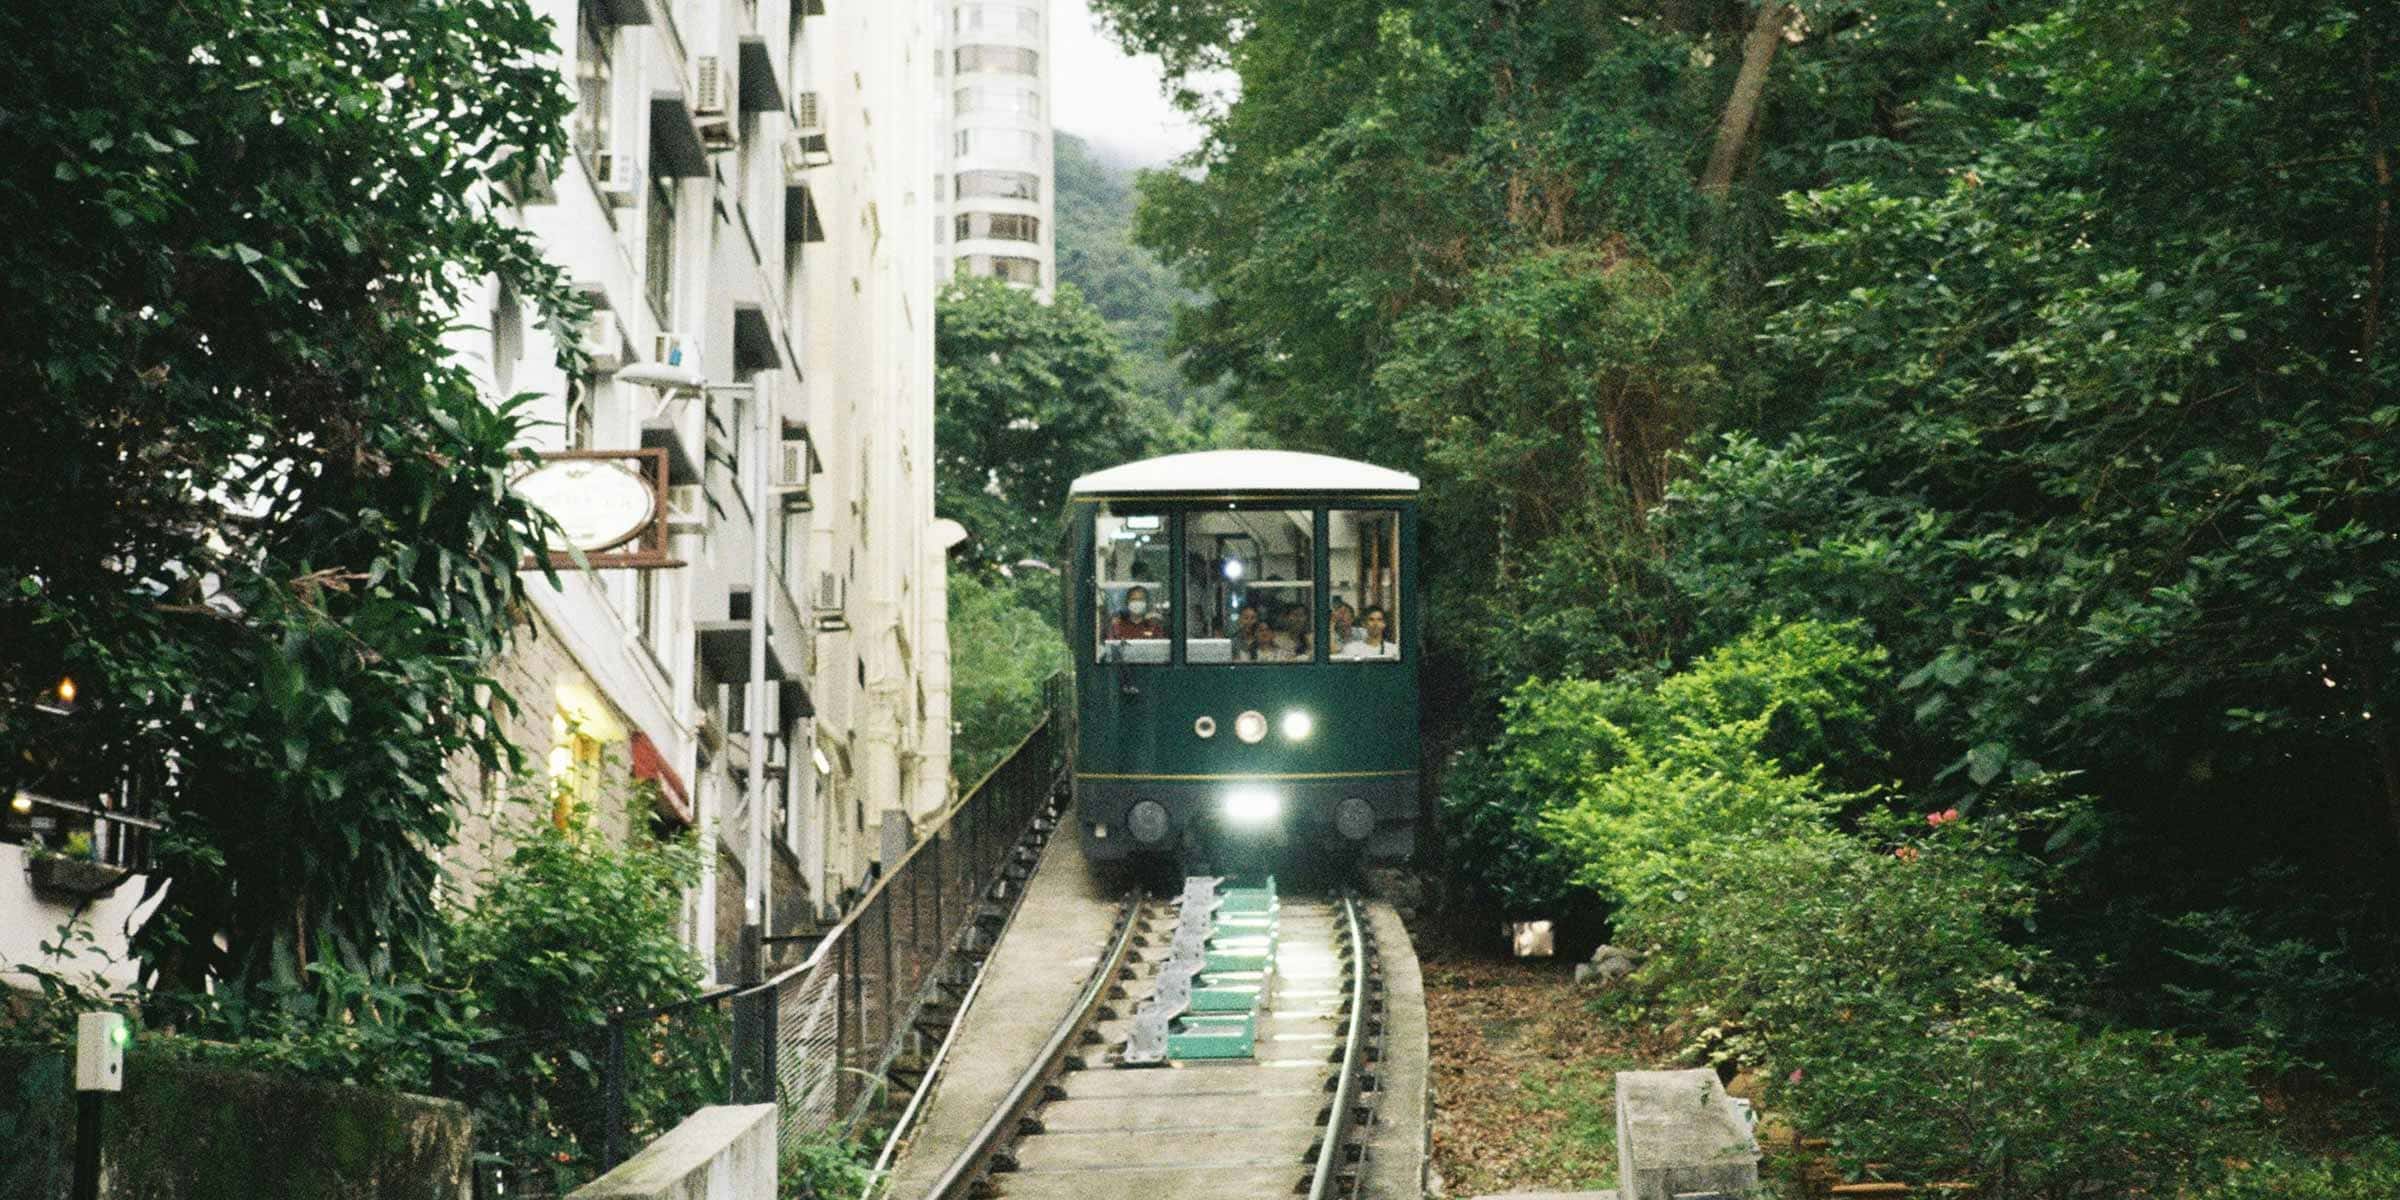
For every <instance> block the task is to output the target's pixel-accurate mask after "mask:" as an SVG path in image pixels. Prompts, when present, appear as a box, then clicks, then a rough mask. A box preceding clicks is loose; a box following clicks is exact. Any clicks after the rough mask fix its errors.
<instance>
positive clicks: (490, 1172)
mask: <svg viewBox="0 0 2400 1200" xmlns="http://www.w3.org/2000/svg"><path fill="white" fill-rule="evenodd" d="M1053 711H1055V706H1053ZM1060 750H1061V739H1060V738H1059V737H1058V736H1057V730H1056V725H1055V723H1054V721H1053V720H1049V719H1046V720H1044V721H1043V722H1042V723H1041V724H1040V725H1037V726H1035V727H1034V729H1033V731H1032V732H1031V733H1029V734H1028V735H1026V737H1025V739H1024V740H1023V741H1022V742H1020V743H1018V745H1017V747H1016V748H1015V749H1014V750H1013V751H1011V752H1010V754H1009V755H1008V757H1007V758H1006V759H1003V760H1002V761H1001V763H1000V765H999V766H997V767H994V768H993V769H992V771H991V773H990V774H988V775H986V776H985V777H984V778H983V779H982V780H981V781H979V782H977V783H976V785H975V786H974V787H973V788H972V789H970V790H968V791H967V793H966V794H965V795H964V796H963V797H961V798H960V799H959V800H958V801H957V802H956V803H955V804H953V805H952V806H951V807H950V809H949V810H948V811H946V812H944V813H943V814H942V815H941V816H940V817H939V818H938V819H937V820H936V821H934V822H933V824H932V825H931V827H930V828H929V829H928V830H926V831H925V834H924V836H923V837H922V838H921V839H920V840H919V841H918V842H917V843H916V845H915V846H914V847H912V848H911V849H910V850H909V851H908V853H907V854H906V855H904V856H903V857H902V858H901V859H900V861H898V862H897V863H894V864H891V865H890V866H889V867H888V868H886V869H885V870H884V871H883V873H882V876H881V877H880V878H879V879H878V880H876V882H875V883H874V885H873V886H872V887H871V888H870V889H869V890H868V891H867V893H866V894H865V895H864V896H863V897H861V898H860V900H859V902H858V903H857V904H856V905H855V906H853V907H852V909H851V911H850V913H849V914H848V915H847V916H846V917H844V918H843V919H842V921H841V922H840V924H838V925H836V926H835V927H834V928H833V929H831V930H829V931H827V933H826V934H825V935H824V938H823V940H822V941H820V942H818V944H817V945H816V947H815V949H814V950H813V951H812V952H811V953H810V954H809V956H808V958H807V959H806V960H805V961H803V962H802V963H800V964H799V965H798V966H795V967H792V968H790V969H788V970H785V971H783V972H781V973H779V974H777V975H776V976H775V977H773V978H771V979H768V980H766V981H765V982H763V983H760V984H757V985H754V986H751V987H748V988H732V987H725V988H718V989H716V990H713V991H710V992H707V993H704V994H702V995H700V996H697V997H694V998H693V999H691V1000H688V1001H685V1002H683V1003H682V1004H678V1005H675V1006H672V1007H670V1008H665V1009H657V1010H652V1011H648V1012H642V1013H628V1014H624V1015H621V1016H619V1017H618V1018H616V1019H615V1020H613V1021H611V1022H609V1023H608V1024H607V1025H604V1026H593V1027H589V1028H586V1029H580V1030H574V1031H568V1032H562V1033H556V1034H543V1035H532V1036H528V1037H524V1038H512V1039H507V1040H505V1041H502V1042H495V1043H488V1044H486V1045H484V1046H481V1047H478V1050H479V1051H481V1052H482V1053H481V1054H480V1056H479V1057H478V1060H477V1061H476V1062H474V1063H471V1064H466V1065H459V1066H453V1067H451V1068H449V1069H448V1070H446V1071H444V1072H443V1073H442V1076H441V1077H440V1078H438V1079H437V1080H436V1084H435V1089H434V1090H435V1091H436V1092H437V1093H438V1094H441V1095H444V1096H450V1097H453V1098H456V1099H459V1100H461V1101H464V1102H466V1103H467V1104H468V1105H469V1106H470V1107H472V1108H473V1109H474V1110H475V1112H476V1116H477V1135H476V1137H477V1143H478V1145H479V1147H480V1149H481V1152H482V1159H481V1161H480V1163H479V1166H478V1169H477V1173H476V1195H477V1196H478V1197H484V1198H488V1197H495V1196H554V1195H563V1194H565V1193H566V1192H568V1191H571V1190H572V1189H573V1188H574V1187H576V1186H578V1185H579V1184H580V1183H582V1182H584V1181H586V1180H589V1179H591V1178H594V1177H596V1176H598V1175H599V1174H600V1173H602V1172H604V1171H606V1170H607V1169H608V1168H610V1167H612V1166H614V1165H616V1164H617V1163H619V1162H622V1161H624V1159H625V1158H626V1157H627V1156H628V1155H630V1154H632V1153H634V1152H636V1151H638V1150H639V1149H640V1148H641V1147H642V1146H643V1145H645V1144H647V1143H648V1142H649V1141H650V1140H651V1139H652V1138H654V1137H656V1136H658V1135H659V1134H661V1133H664V1132H666V1131H667V1130H668V1129H670V1128H672V1127H673V1126H674V1125H675V1124H676V1123H677V1122H678V1121H680V1120H682V1119H683V1118H684V1117H686V1116H689V1115H690V1114H691V1113H692V1112H694V1111H696V1110H698V1109H699V1108H701V1107H702V1106H705V1105H708V1104H719V1103H728V1102H732V1103H763V1102H767V1101H770V1100H772V1101H774V1102H776V1103H778V1104H779V1105H780V1106H781V1112H780V1129H779V1130H778V1133H779V1135H780V1138H781V1139H782V1140H783V1141H785V1142H787V1143H788V1142H790V1141H792V1140H794V1139H797V1138H800V1137H804V1136H807V1135H810V1134H819V1133H832V1134H837V1135H845V1136H846V1135H848V1134H851V1133H854V1132H856V1131H857V1130H858V1129H859V1127H860V1126H861V1125H862V1124H863V1123H864V1122H865V1120H866V1119H867V1117H868V1116H869V1115H870V1114H871V1112H872V1111H873V1106H874V1104H875V1102H876V1100H877V1099H878V1098H879V1096H880V1095H881V1094H882V1092H883V1090H884V1088H885V1086H886V1080H887V1077H888V1076H890V1075H891V1074H892V1072H893V1071H894V1068H895V1064H898V1063H901V1062H902V1060H903V1059H904V1058H905V1057H907V1056H908V1055H910V1053H911V1051H912V1050H914V1049H916V1048H917V1047H918V1046H919V1044H920V1043H921V1042H923V1041H927V1040H934V1039H938V1038H939V1037H940V1036H941V1034H942V1032H943V1027H944V1026H946V1024H947V1021H946V1016H947V1011H948V1009H947V1006H946V1004H945V1003H944V1001H943V998H942V993H943V991H944V989H945V986H946V985H958V986H961V987H962V988H963V985H964V983H965V981H966V978H967V976H968V975H969V974H970V972H969V971H968V970H967V969H966V967H967V964H968V963H970V962H971V961H972V960H973V959H974V957H975V956H977V955H979V954H980V953H981V952H982V951H983V950H985V949H987V948H988V943H989V939H990V938H991V937H992V936H993V934H994V932H995V931H996V929H997V926H998V918H999V915H1000V913H1001V912H1002V911H1003V910H1002V908H1001V907H1000V905H1001V903H1002V902H1004V901H1006V900H1008V899H1011V898H1012V897H1011V896H1010V893H1011V892H1012V891H1013V890H1014V889H1015V888H1017V887H1020V886H1021V885H1022V882H1023V880H1024V878H1025V876H1026V874H1028V873H1029V871H1030V863H1027V862H1024V861H1022V859H1021V858H1020V855H1019V847H1020V845H1021V844H1023V842H1024V840H1025V835H1026V833H1027V832H1028V831H1029V830H1030V829H1031V828H1032V826H1033V824H1034V822H1035V820H1036V819H1037V818H1039V817H1040V816H1042V815H1043V814H1044V812H1045V811H1046V810H1048V809H1049V807H1050V805H1051V803H1052V800H1053V792H1054V788H1055V784H1056V782H1057V780H1058V778H1059V770H1058V768H1059V754H1060Z"/></svg>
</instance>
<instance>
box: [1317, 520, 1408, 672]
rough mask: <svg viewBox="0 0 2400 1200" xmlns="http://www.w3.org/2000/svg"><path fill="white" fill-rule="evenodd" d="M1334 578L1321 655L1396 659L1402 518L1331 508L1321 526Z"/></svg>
mask: <svg viewBox="0 0 2400 1200" xmlns="http://www.w3.org/2000/svg"><path fill="white" fill-rule="evenodd" d="M1325 550H1326V555H1325V561H1326V563H1327V564H1328V566H1329V569H1330V571H1331V574H1332V575H1333V584H1332V586H1333V597H1332V600H1333V602H1332V604H1331V605H1329V606H1328V607H1327V609H1326V627H1325V632H1324V637H1325V650H1326V652H1327V654H1329V655H1330V656H1331V657H1332V658H1333V659H1334V660H1335V661H1337V662H1348V661H1351V660H1356V659H1365V660H1369V661H1372V660H1376V659H1382V660H1386V661H1391V660H1397V659H1398V658H1399V657H1400V619H1401V613H1400V514H1399V513H1396V512H1393V511H1391V510H1389V509H1338V508H1337V509H1335V510H1333V512H1331V513H1329V514H1327V518H1326V523H1325Z"/></svg>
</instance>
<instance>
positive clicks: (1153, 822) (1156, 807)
mask: <svg viewBox="0 0 2400 1200" xmlns="http://www.w3.org/2000/svg"><path fill="white" fill-rule="evenodd" d="M1125 826H1126V828H1128V829H1131V830H1132V831H1133V840H1135V841H1137V842H1140V843H1142V844H1143V845H1145V846H1152V845H1156V844H1158V843H1159V842H1163V841H1165V840H1166V838H1167V806H1166V805H1164V804H1160V803H1159V802H1158V801H1156V800H1141V801H1136V802H1135V803H1134V806H1133V811H1131V812H1128V813H1126V814H1125Z"/></svg>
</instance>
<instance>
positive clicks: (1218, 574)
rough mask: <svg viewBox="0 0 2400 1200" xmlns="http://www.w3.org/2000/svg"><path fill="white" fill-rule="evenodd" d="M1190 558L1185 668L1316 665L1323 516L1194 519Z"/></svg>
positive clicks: (1234, 514)
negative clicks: (1320, 519)
mask: <svg viewBox="0 0 2400 1200" xmlns="http://www.w3.org/2000/svg"><path fill="white" fill-rule="evenodd" d="M1183 557H1184V563H1183V567H1184V573H1183V581H1184V582H1183V589H1184V590H1183V594H1184V604H1185V607H1186V609H1187V610H1188V611H1189V614H1190V615H1189V619H1188V620H1187V622H1186V623H1185V625H1184V630H1183V636H1184V661H1185V662H1189V663H1223V662H1234V663H1250V662H1280V663H1293V662H1313V661H1315V659H1316V650H1315V646H1316V638H1315V636H1314V631H1315V630H1316V627H1317V581H1316V566H1317V548H1316V514H1315V513H1313V512H1311V511H1309V510H1308V509H1228V510H1224V511H1219V512H1196V513H1192V514H1190V515H1188V516H1186V517H1185V518H1184V532H1183Z"/></svg>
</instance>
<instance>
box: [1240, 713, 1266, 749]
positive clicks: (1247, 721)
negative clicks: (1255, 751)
mask: <svg viewBox="0 0 2400 1200" xmlns="http://www.w3.org/2000/svg"><path fill="white" fill-rule="evenodd" d="M1233 736H1235V737H1238V738H1240V739H1242V740H1243V741H1244V742H1247V743H1249V744H1250V745H1253V746H1255V745H1257V744H1258V743H1260V742H1263V741H1265V740H1267V714H1265V713H1262V712H1260V711H1258V710H1257V709H1255V708H1254V709H1251V710H1250V711H1248V712H1245V713H1243V714H1242V715H1240V716H1238V717H1235V718H1234V719H1233Z"/></svg>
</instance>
